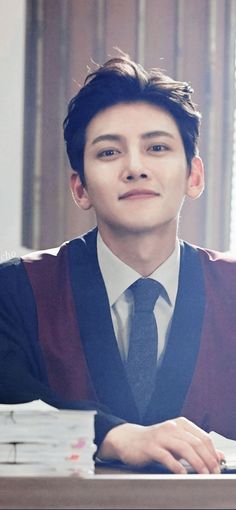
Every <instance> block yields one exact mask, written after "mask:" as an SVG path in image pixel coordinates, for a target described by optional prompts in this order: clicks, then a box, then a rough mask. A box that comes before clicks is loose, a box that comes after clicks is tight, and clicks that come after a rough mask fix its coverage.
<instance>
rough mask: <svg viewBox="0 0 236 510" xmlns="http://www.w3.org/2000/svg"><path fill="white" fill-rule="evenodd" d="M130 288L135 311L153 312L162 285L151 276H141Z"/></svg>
mask: <svg viewBox="0 0 236 510" xmlns="http://www.w3.org/2000/svg"><path fill="white" fill-rule="evenodd" d="M130 289H131V291H132V293H133V297H134V309H135V312H137V311H139V312H152V311H153V309H154V306H155V303H156V300H157V299H158V297H159V295H160V293H161V289H162V285H161V283H159V282H157V281H156V280H152V279H151V278H139V280H137V281H136V282H135V283H133V285H131V286H130Z"/></svg>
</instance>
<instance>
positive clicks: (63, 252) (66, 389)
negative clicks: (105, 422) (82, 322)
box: [23, 244, 97, 401]
mask: <svg viewBox="0 0 236 510" xmlns="http://www.w3.org/2000/svg"><path fill="white" fill-rule="evenodd" d="M23 262H24V266H25V269H26V271H27V274H28V277H29V280H30V283H31V286H32V290H33V294H34V297H35V303H36V308H37V316H38V337H39V342H40V344H41V348H42V351H43V354H44V358H45V362H46V366H47V372H48V379H49V384H50V386H51V387H52V388H53V389H54V390H55V391H56V392H57V394H58V395H60V396H61V397H62V398H64V399H66V400H71V401H72V400H73V401H75V400H81V399H92V400H97V398H96V393H95V390H94V387H93V384H92V381H91V378H90V374H89V369H88V366H87V362H86V359H85V355H84V352H83V347H82V343H81V340H80V334H79V326H78V321H77V316H76V310H75V305H74V301H73V296H72V291H71V283H70V275H69V268H68V258H67V246H66V244H65V245H62V247H61V248H58V249H53V250H50V251H47V252H38V253H33V254H29V255H27V256H25V257H24V259H23Z"/></svg>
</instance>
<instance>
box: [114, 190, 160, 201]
mask: <svg viewBox="0 0 236 510" xmlns="http://www.w3.org/2000/svg"><path fill="white" fill-rule="evenodd" d="M159 196H160V193H157V192H156V191H153V190H150V189H133V190H130V191H127V192H126V193H123V194H122V195H120V196H119V200H124V199H130V200H132V199H133V200H135V199H140V198H153V197H159Z"/></svg>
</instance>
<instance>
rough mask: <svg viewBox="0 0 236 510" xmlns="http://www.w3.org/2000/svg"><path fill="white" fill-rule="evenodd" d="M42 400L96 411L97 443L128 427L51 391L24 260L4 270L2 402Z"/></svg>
mask: <svg viewBox="0 0 236 510" xmlns="http://www.w3.org/2000/svg"><path fill="white" fill-rule="evenodd" d="M36 399H41V400H43V401H45V402H47V403H49V404H51V405H53V406H55V407H58V408H59V409H93V410H96V411H97V415H96V417H95V442H96V444H97V446H100V444H101V443H102V441H103V440H104V437H105V436H106V434H107V433H108V432H109V431H110V430H111V429H112V428H113V427H116V426H117V425H120V424H122V423H124V421H123V420H121V419H120V418H118V417H116V416H113V415H112V414H111V412H110V410H109V409H108V408H107V407H106V406H104V405H102V404H100V403H99V402H95V401H91V400H79V401H76V400H70V401H65V399H63V398H61V397H60V395H58V394H57V393H56V392H55V391H54V390H53V389H52V388H51V387H50V384H49V381H48V377H47V371H46V366H45V362H44V360H43V356H42V351H41V347H40V345H39V342H38V338H37V312H36V307H35V303H34V299H33V296H32V289H31V287H30V284H29V282H28V280H27V278H26V273H25V271H24V270H23V271H22V267H21V263H20V260H15V262H14V261H10V262H9V263H6V264H2V265H1V266H0V402H1V403H20V402H29V401H32V400H36Z"/></svg>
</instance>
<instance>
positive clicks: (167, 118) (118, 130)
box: [86, 101, 179, 144]
mask: <svg viewBox="0 0 236 510" xmlns="http://www.w3.org/2000/svg"><path fill="white" fill-rule="evenodd" d="M129 126H131V127H132V129H135V130H136V129H137V130H139V129H140V136H141V137H142V138H153V137H155V136H169V137H175V135H176V132H178V131H179V130H178V126H177V124H176V121H175V119H174V118H173V116H172V115H171V114H170V113H169V112H168V111H166V110H165V109H164V108H161V107H159V106H157V105H153V104H152V103H148V102H143V101H142V102H133V103H130V102H129V103H119V104H116V105H113V106H110V107H109V108H106V109H105V110H102V111H100V112H98V113H97V114H96V115H95V116H94V117H93V118H92V119H91V121H90V123H89V124H88V126H87V130H86V139H87V140H88V139H89V141H90V142H91V143H92V144H94V143H98V142H99V141H103V140H105V139H106V140H109V139H110V140H111V141H112V140H114V141H115V139H118V138H119V137H121V136H123V135H125V133H129Z"/></svg>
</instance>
